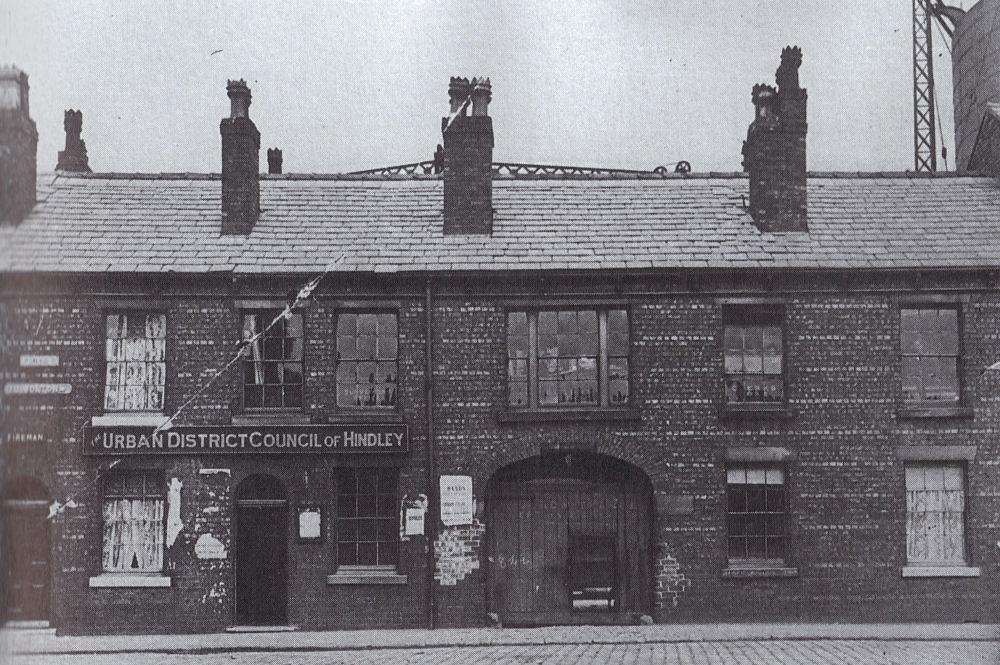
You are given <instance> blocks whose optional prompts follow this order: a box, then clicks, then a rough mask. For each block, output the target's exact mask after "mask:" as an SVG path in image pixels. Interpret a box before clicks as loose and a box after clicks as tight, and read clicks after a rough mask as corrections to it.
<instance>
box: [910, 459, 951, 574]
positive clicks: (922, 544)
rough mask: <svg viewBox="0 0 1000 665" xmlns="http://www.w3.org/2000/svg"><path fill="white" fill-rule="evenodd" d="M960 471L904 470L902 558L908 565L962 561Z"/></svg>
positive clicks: (942, 468) (923, 468)
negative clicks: (904, 493)
mask: <svg viewBox="0 0 1000 665" xmlns="http://www.w3.org/2000/svg"><path fill="white" fill-rule="evenodd" d="M962 481H963V473H962V468H961V467H958V466H946V467H919V466H918V467H909V468H907V469H906V520H907V521H906V558H907V561H909V562H910V563H923V564H947V565H955V564H962V563H964V562H965V491H964V489H963V482H962Z"/></svg>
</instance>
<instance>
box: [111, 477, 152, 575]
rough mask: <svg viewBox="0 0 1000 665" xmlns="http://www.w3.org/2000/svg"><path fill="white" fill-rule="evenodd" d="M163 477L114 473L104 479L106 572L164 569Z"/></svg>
mask: <svg viewBox="0 0 1000 665" xmlns="http://www.w3.org/2000/svg"><path fill="white" fill-rule="evenodd" d="M163 505H164V492H163V476H162V474H161V473H160V472H158V471H111V472H109V473H108V474H107V475H106V476H105V477H104V557H103V559H104V571H105V572H108V573H155V572H159V571H161V570H163V532H164V523H163Z"/></svg>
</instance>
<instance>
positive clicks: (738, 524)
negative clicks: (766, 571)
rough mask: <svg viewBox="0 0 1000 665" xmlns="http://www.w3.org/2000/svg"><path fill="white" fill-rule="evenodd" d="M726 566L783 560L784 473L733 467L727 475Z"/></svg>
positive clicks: (765, 468)
mask: <svg viewBox="0 0 1000 665" xmlns="http://www.w3.org/2000/svg"><path fill="white" fill-rule="evenodd" d="M727 481H728V482H727V487H726V493H727V503H728V537H729V564H730V565H731V566H732V565H749V566H752V565H770V564H780V563H783V562H784V559H785V540H786V538H785V472H784V469H782V468H779V467H761V466H736V467H730V468H729V470H728V473H727Z"/></svg>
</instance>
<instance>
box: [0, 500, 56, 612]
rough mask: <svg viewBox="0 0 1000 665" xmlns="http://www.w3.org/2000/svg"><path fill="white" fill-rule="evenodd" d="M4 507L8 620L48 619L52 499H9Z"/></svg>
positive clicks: (5, 588)
mask: <svg viewBox="0 0 1000 665" xmlns="http://www.w3.org/2000/svg"><path fill="white" fill-rule="evenodd" d="M3 509H4V515H3V517H4V520H3V524H4V533H3V540H4V543H3V544H4V554H5V558H6V561H5V566H4V567H5V569H6V570H5V573H6V575H5V584H4V594H5V599H4V601H5V602H4V605H5V618H6V620H7V621H47V620H48V618H49V579H50V574H49V522H48V519H47V515H48V503H47V502H46V501H37V500H7V501H5V502H4V505H3Z"/></svg>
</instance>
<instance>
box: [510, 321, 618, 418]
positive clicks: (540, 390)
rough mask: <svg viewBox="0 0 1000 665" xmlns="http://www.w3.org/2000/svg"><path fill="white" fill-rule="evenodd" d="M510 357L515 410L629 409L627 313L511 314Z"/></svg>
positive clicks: (511, 389) (511, 404)
mask: <svg viewBox="0 0 1000 665" xmlns="http://www.w3.org/2000/svg"><path fill="white" fill-rule="evenodd" d="M507 358H508V360H507V387H508V403H509V404H510V406H512V407H518V408H560V407H563V408H565V407H591V406H593V407H597V406H624V405H626V404H628V401H629V323H628V313H627V311H626V310H624V309H607V310H604V309H600V310H598V309H580V310H541V311H524V312H509V313H508V314H507Z"/></svg>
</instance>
